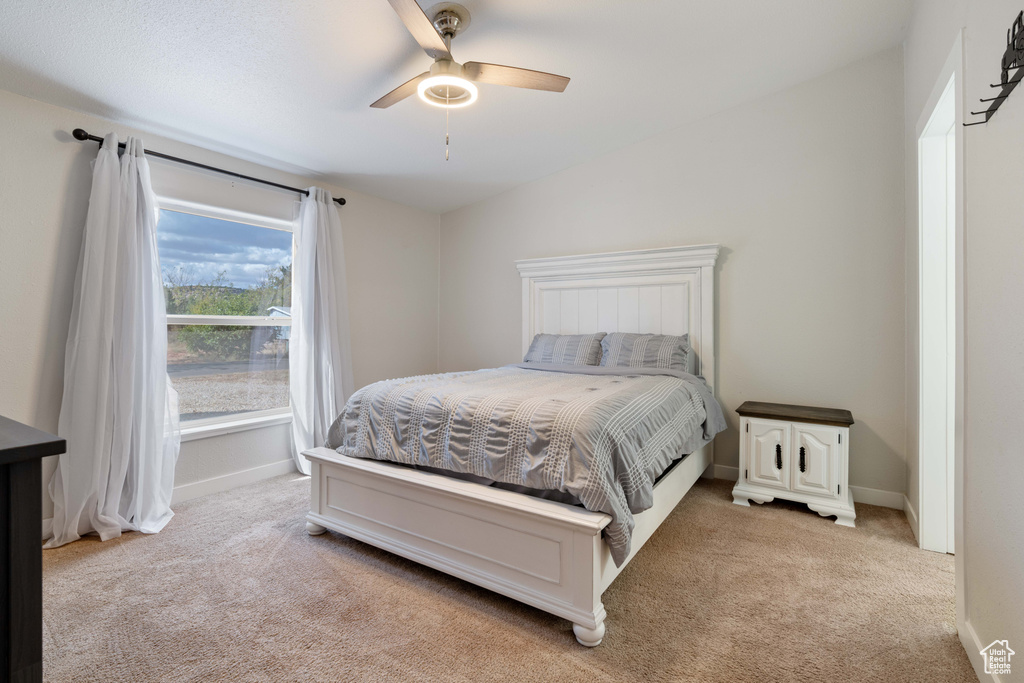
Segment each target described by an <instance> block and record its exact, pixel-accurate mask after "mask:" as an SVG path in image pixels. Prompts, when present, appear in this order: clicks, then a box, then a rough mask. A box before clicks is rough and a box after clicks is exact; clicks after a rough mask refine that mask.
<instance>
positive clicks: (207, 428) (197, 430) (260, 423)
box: [181, 412, 292, 443]
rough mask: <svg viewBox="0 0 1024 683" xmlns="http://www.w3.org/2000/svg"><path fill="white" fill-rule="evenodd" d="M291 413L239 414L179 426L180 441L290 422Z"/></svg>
mask: <svg viewBox="0 0 1024 683" xmlns="http://www.w3.org/2000/svg"><path fill="white" fill-rule="evenodd" d="M291 421H292V414H291V413H290V412H289V413H278V414H276V415H255V416H249V417H245V416H240V417H238V418H234V419H230V420H225V421H223V422H214V423H212V424H201V425H194V426H190V427H182V428H181V441H182V443H184V442H186V441H196V440H197V439H208V438H210V437H212V436H224V435H225V434H234V433H235V432H245V431H248V430H250V429H260V428H262V427H273V426H274V425H283V424H291Z"/></svg>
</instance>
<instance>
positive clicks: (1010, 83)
mask: <svg viewBox="0 0 1024 683" xmlns="http://www.w3.org/2000/svg"><path fill="white" fill-rule="evenodd" d="M1011 71H1013V72H1014V73H1013V76H1011V75H1010V72H1011ZM1022 76H1024V10H1022V11H1021V12H1020V13H1019V14H1018V15H1017V18H1016V19H1014V20H1013V26H1011V27H1010V28H1008V29H1007V30H1006V51H1005V52H1003V61H1002V73H1001V74H1000V76H999V82H998V83H993V84H990V85H989V87H990V88H999V94H998V95H997V96H995V97H990V98H988V99H986V100H982V102H991V104H989V105H988V109H985V110H984V111H972V112H971V114H973V115H975V116H982V115H983V116H984V117H985V120H984V121H975V122H974V123H965V124H964V125H965V126H977V125H980V124H982V123H988V120H989V119H990V118H992V115H993V114H995V113H996V110H997V109H999V107H1000V106H1001V105H1002V104H1003V102H1004V101H1005V100H1006V98H1007V97H1009V96H1010V93H1011V92H1013V89H1014V88H1016V87H1017V84H1018V83H1020V79H1021V77H1022Z"/></svg>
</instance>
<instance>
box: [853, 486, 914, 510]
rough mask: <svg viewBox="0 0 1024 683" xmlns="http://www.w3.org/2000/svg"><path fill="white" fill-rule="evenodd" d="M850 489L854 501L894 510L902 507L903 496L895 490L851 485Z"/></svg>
mask: <svg viewBox="0 0 1024 683" xmlns="http://www.w3.org/2000/svg"><path fill="white" fill-rule="evenodd" d="M850 491H852V492H853V502H854V503H864V504H865V505H878V506H879V507H883V508H892V509H894V510H902V509H903V499H904V497H905V496H904V495H903V494H902V493H899V492H897V491H883V490H881V489H869V488H868V487H866V486H851V487H850Z"/></svg>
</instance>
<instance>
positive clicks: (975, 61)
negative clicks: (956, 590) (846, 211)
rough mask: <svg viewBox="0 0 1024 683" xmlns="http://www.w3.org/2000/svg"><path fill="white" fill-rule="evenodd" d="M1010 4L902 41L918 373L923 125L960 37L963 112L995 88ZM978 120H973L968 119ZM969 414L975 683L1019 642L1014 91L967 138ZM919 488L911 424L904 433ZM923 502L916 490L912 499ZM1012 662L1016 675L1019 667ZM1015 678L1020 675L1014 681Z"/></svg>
mask: <svg viewBox="0 0 1024 683" xmlns="http://www.w3.org/2000/svg"><path fill="white" fill-rule="evenodd" d="M1020 9H1021V5H1020V3H1019V2H1014V1H1012V0H929V1H927V2H918V3H917V5H916V7H915V12H914V16H913V19H912V22H911V25H910V30H909V33H908V37H907V41H906V46H905V49H906V78H905V82H906V120H905V131H906V142H907V144H906V150H907V157H906V172H907V201H906V206H907V212H906V214H907V222H906V236H907V237H906V243H907V254H906V263H907V284H908V287H907V304H908V306H907V367H908V371H911V370H914V371H916V367H917V362H918V361H917V334H918V331H917V289H916V284H917V259H918V252H917V185H916V169H917V147H916V126H917V122H918V119H919V118H920V116H921V114H922V112H923V110H924V107H925V104H926V101H927V99H928V96H929V94H930V93H931V91H932V88H933V86H934V84H935V82H936V79H937V78H938V76H939V72H940V70H941V68H942V66H943V63H944V61H945V59H946V56H947V55H948V54H949V51H950V48H951V47H952V46H953V43H954V40H955V38H956V35H957V32H958V31H959V30H960V29H961V28H962V29H963V31H964V33H963V35H964V50H965V67H964V69H965V70H964V84H965V96H966V102H965V103H964V106H965V109H966V110H967V111H970V110H974V111H978V110H980V109H982V108H983V107H984V106H985V105H981V104H979V102H978V100H979V98H982V97H991V96H992V93H993V91H992V89H991V88H989V87H988V84H989V83H995V82H997V81H998V79H999V67H1000V63H999V60H1000V57H1001V56H1002V53H1003V51H1004V49H1005V47H1006V29H1007V28H1009V27H1010V24H1011V23H1012V22H1013V20H1014V18H1015V17H1016V16H1017V13H1018V12H1019V11H1020ZM968 118H969V119H971V120H973V119H974V118H975V117H970V116H968ZM964 135H965V138H964V148H965V149H964V152H965V153H964V182H965V197H964V199H965V213H964V234H965V250H964V258H965V262H964V267H965V273H964V282H965V290H966V291H965V303H964V305H965V311H966V315H965V321H964V323H965V334H966V350H965V353H966V370H965V371H966V387H965V390H966V405H965V423H964V482H963V487H964V492H963V496H964V510H963V524H964V543H963V544H962V547H958V548H957V552H958V553H961V554H962V555H963V558H962V559H963V563H964V565H963V576H962V577H960V578H961V579H962V580H963V582H964V592H965V601H966V602H965V604H966V614H965V615H964V616H965V617H966V624H965V625H964V626H965V628H962V629H961V633H960V635H961V639H962V640H963V641H964V647H965V648H966V649H967V652H968V654H969V655H970V656H971V658H972V661H973V663H974V665H975V668H976V670H977V671H978V672H979V675H983V674H982V673H981V672H982V669H981V668H980V666H981V658H980V657H979V655H978V647H981V646H985V645H988V644H989V643H990V642H992V641H993V640H996V639H997V638H998V639H1008V640H1009V641H1010V643H1011V647H1013V648H1014V649H1015V650H1016V651H1017V652H1021V651H1022V650H1021V649H1020V644H1022V643H1024V618H1022V615H1024V584H1022V583H1021V575H1022V570H1024V512H1022V506H1021V502H1020V501H1021V492H1020V486H1021V482H1024V458H1022V457H1021V446H1020V439H1019V433H1020V426H1021V423H1022V417H1021V415H1022V410H1024V346H1022V343H1021V339H1022V338H1024V308H1022V306H1021V304H1020V300H1021V293H1022V292H1024V268H1022V267H1021V263H1020V258H1021V255H1022V254H1024V230H1022V229H1021V216H1022V215H1024V195H1022V193H1021V187H1022V185H1024V158H1022V156H1021V154H1020V150H1021V149H1024V92H1022V91H1021V90H1020V89H1019V88H1018V89H1017V90H1016V91H1014V93H1013V94H1012V95H1011V96H1010V97H1009V98H1008V99H1007V100H1006V102H1005V103H1004V104H1003V106H1002V107H1001V108H1000V109H999V111H998V113H996V115H995V116H994V117H993V118H992V120H991V121H989V123H987V124H986V125H984V126H975V127H971V128H967V129H965V131H964ZM916 382H917V377H916V372H914V373H911V372H908V390H907V396H908V403H907V411H908V416H909V417H911V418H912V419H916V411H917V406H916V401H915V400H913V399H916V392H917V384H916ZM908 454H912V455H913V457H911V458H909V459H908V464H910V466H911V471H910V474H911V476H912V479H913V483H914V484H915V485H916V481H917V472H916V454H917V444H916V424H915V425H914V428H913V429H911V430H908ZM908 493H913V494H914V495H915V496H916V491H910V492H908ZM1019 658H1020V655H1018V656H1017V658H1015V661H1014V662H1013V665H1014V669H1015V670H1016V669H1017V668H1018V667H1017V663H1018V662H1017V661H1016V660H1017V659H1019ZM1018 675H1019V673H1018Z"/></svg>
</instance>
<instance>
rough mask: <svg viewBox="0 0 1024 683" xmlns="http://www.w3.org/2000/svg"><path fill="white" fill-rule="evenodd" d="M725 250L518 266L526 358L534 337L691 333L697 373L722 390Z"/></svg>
mask: <svg viewBox="0 0 1024 683" xmlns="http://www.w3.org/2000/svg"><path fill="white" fill-rule="evenodd" d="M718 248H719V247H718V245H717V244H703V245H699V246H693V247H667V248H663V249H640V250H637V251H619V252H612V253H608V254H583V255H578V256H556V257H552V258H537V259H525V260H523V261H516V268H517V269H518V270H519V275H520V277H522V279H523V353H524V354H525V353H526V351H527V349H529V347H530V342H531V341H532V340H533V337H534V335H536V334H541V333H548V334H589V333H592V332H640V333H654V334H683V333H689V335H690V346H691V347H692V348H693V350H694V353H692V354H690V356H691V358H694V360H693V361H691V364H692V367H691V369H690V371H691V372H693V373H695V374H701V375H703V376H704V378H705V379H706V380H707V382H708V384H709V385H710V386H711V387H712V389H714V386H715V278H714V269H715V262H716V261H717V260H718Z"/></svg>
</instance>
